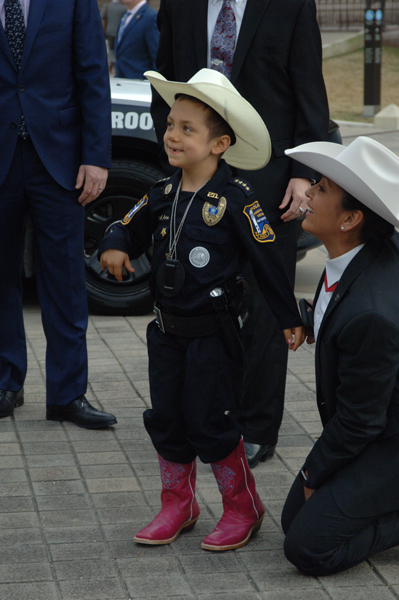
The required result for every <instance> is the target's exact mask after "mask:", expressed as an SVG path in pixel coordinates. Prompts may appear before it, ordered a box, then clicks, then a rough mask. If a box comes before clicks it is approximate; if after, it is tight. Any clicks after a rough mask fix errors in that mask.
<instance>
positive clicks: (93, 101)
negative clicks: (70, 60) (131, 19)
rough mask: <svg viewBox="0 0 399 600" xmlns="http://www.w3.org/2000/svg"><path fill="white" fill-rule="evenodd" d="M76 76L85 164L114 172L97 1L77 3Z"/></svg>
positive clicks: (80, 0)
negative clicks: (111, 168) (110, 169)
mask: <svg viewBox="0 0 399 600" xmlns="http://www.w3.org/2000/svg"><path fill="white" fill-rule="evenodd" d="M72 43H73V48H74V74H75V77H76V82H77V87H78V90H79V101H80V109H81V113H82V121H83V124H82V164H85V165H95V166H98V167H104V168H110V167H111V165H112V163H111V93H110V85H109V73H108V63H107V53H106V48H105V39H104V32H103V28H102V24H101V19H100V14H99V11H98V6H97V2H96V0H76V8H75V19H74V30H73V40H72Z"/></svg>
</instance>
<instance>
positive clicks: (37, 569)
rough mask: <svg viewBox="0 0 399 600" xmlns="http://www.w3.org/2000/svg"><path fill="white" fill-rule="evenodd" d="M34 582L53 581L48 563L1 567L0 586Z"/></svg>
mask: <svg viewBox="0 0 399 600" xmlns="http://www.w3.org/2000/svg"><path fill="white" fill-rule="evenodd" d="M34 581H53V576H52V573H51V569H50V565H48V564H47V562H40V563H38V562H31V563H27V564H7V565H0V584H2V583H17V582H34ZM0 590H1V585H0Z"/></svg>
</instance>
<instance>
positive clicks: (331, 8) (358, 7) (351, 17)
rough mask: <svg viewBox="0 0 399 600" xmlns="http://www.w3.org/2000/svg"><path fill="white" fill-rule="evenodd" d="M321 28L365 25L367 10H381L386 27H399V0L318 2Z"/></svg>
mask: <svg viewBox="0 0 399 600" xmlns="http://www.w3.org/2000/svg"><path fill="white" fill-rule="evenodd" d="M316 4H317V20H318V22H319V25H320V27H323V28H330V27H331V28H334V29H335V28H337V29H351V28H354V29H355V28H359V27H362V26H363V23H364V11H365V10H366V8H381V9H382V11H383V13H384V25H385V26H386V25H398V26H399V0H377V1H373V0H316Z"/></svg>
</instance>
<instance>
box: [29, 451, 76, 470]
mask: <svg viewBox="0 0 399 600" xmlns="http://www.w3.org/2000/svg"><path fill="white" fill-rule="evenodd" d="M25 458H26V462H27V465H28V468H29V469H34V468H49V467H72V466H75V460H74V458H73V456H72V454H60V455H54V456H53V455H51V454H34V455H33V456H26V457H25Z"/></svg>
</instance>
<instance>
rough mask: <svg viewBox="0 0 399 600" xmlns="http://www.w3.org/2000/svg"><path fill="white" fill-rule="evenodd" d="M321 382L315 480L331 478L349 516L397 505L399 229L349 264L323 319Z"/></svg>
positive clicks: (312, 461)
mask: <svg viewBox="0 0 399 600" xmlns="http://www.w3.org/2000/svg"><path fill="white" fill-rule="evenodd" d="M323 277H324V276H323ZM320 285H321V282H320V284H319V289H320ZM318 291H319V290H318ZM317 295H318V292H317V294H316V298H317ZM316 382H317V403H318V408H319V412H320V416H321V419H322V422H323V425H324V430H323V433H322V435H321V436H320V438H319V439H318V440H317V442H316V444H315V445H314V447H313V449H312V451H311V452H310V454H309V456H308V457H307V459H306V462H305V468H306V469H307V471H308V474H309V479H310V487H313V488H317V487H319V486H320V485H321V484H323V483H324V482H326V481H329V482H330V484H331V488H332V491H333V494H334V499H335V501H336V502H337V504H338V506H339V507H340V508H341V510H342V511H343V512H344V513H345V514H347V515H348V516H353V517H365V516H374V515H381V514H383V513H387V512H391V511H397V510H399V243H398V234H395V237H394V238H392V239H391V240H389V241H386V242H383V243H381V244H375V243H367V244H366V245H365V246H364V247H363V248H362V249H361V250H360V252H359V253H358V254H357V255H356V256H355V258H354V259H353V260H352V261H351V262H350V264H349V265H348V267H347V268H346V270H345V271H344V273H343V275H342V277H341V279H340V281H339V283H338V285H337V288H336V290H335V292H334V295H333V297H332V299H331V301H330V303H329V305H328V308H327V310H326V312H325V315H324V318H323V321H322V323H321V326H320V330H319V334H318V338H317V344H316Z"/></svg>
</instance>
